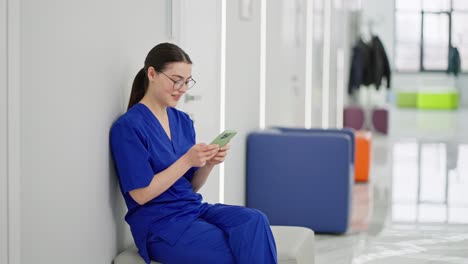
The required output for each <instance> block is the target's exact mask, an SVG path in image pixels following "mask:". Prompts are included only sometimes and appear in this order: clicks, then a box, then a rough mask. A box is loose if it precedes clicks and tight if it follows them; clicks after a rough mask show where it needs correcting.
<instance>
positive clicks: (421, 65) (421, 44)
mask: <svg viewBox="0 0 468 264" xmlns="http://www.w3.org/2000/svg"><path fill="white" fill-rule="evenodd" d="M394 3H395V5H394V12H393V15H394V36H395V37H394V41H393V42H394V43H393V46H394V47H395V51H394V54H393V61H396V58H397V54H398V51H397V47H398V45H397V43H399V42H398V40H397V20H396V17H397V14H398V12H408V10H404V9H397V6H396V1H395V2H394ZM454 12H458V13H465V14H468V9H467V10H465V9H459V10H454V9H453V0H450V8H449V10H447V11H442V10H440V11H434V10H431V11H426V10H424V7H423V5H422V0H421V10H420V11H416V10H414V13H415V14H416V13H419V14H420V16H421V17H420V19H421V20H420V26H421V32H420V36H419V40H420V41H419V69H417V70H400V69H398V68H397V66H396V64H395V65H394V68H395V72H397V73H407V74H411V73H446V72H447V69H425V68H424V16H425V15H426V14H437V15H442V14H445V15H448V21H449V25H448V26H449V30H448V32H447V33H448V47H449V48H450V47H451V46H452V28H453V26H452V19H453V16H452V15H453V13H454ZM447 60H448V58H447ZM467 66H468V65H467ZM460 74H468V68H467V69H463V68H462V69H461V71H460Z"/></svg>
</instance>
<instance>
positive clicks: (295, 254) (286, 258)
mask: <svg viewBox="0 0 468 264" xmlns="http://www.w3.org/2000/svg"><path fill="white" fill-rule="evenodd" d="M271 230H272V231H273V236H274V237H275V241H276V249H277V251H278V263H279V264H314V262H315V257H314V256H315V247H314V232H313V231H312V230H310V229H308V228H305V227H295V226H272V227H271ZM114 264H145V262H144V261H143V259H142V258H141V257H140V255H138V250H137V248H136V247H135V246H132V247H130V248H129V249H127V250H125V251H124V252H122V253H120V254H119V255H118V256H117V257H116V258H115V259H114ZM151 264H159V263H158V262H155V261H152V262H151Z"/></svg>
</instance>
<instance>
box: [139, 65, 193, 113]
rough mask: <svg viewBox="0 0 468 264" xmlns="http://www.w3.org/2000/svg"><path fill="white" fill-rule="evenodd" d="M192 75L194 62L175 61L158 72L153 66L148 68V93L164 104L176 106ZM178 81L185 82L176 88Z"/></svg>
mask: <svg viewBox="0 0 468 264" xmlns="http://www.w3.org/2000/svg"><path fill="white" fill-rule="evenodd" d="M191 77H192V64H189V63H186V62H173V63H170V64H168V65H167V66H166V69H164V70H163V71H162V72H156V71H155V69H154V68H153V67H149V68H148V79H149V81H150V83H149V86H148V93H150V94H149V95H150V97H151V98H153V99H155V100H156V101H157V102H158V103H159V104H160V105H162V106H169V107H176V106H177V103H178V102H179V100H180V98H181V97H182V95H184V94H185V92H186V91H187V85H185V83H186V82H187V81H188V80H190V78H191ZM176 82H179V84H180V82H183V83H184V84H183V85H182V86H181V87H180V89H176V87H177V84H176Z"/></svg>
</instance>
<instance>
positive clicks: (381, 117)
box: [372, 108, 388, 134]
mask: <svg viewBox="0 0 468 264" xmlns="http://www.w3.org/2000/svg"><path fill="white" fill-rule="evenodd" d="M372 126H373V128H374V130H375V131H377V132H379V133H382V134H388V110H387V109H383V108H376V109H373V110H372Z"/></svg>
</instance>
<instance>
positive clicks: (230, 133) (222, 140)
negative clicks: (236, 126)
mask: <svg viewBox="0 0 468 264" xmlns="http://www.w3.org/2000/svg"><path fill="white" fill-rule="evenodd" d="M236 134H237V132H236V131H234V130H225V131H224V132H223V133H221V134H219V136H217V137H216V138H215V140H213V142H211V144H217V145H219V146H220V147H223V146H224V145H226V144H227V143H229V141H230V140H231V139H232V138H233V137H234V136H235V135H236Z"/></svg>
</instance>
